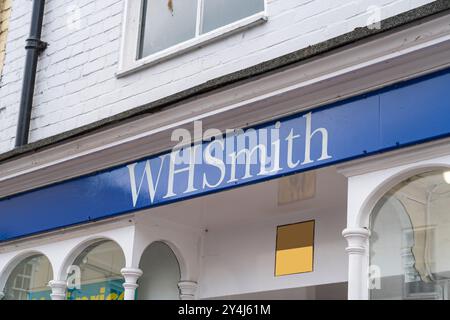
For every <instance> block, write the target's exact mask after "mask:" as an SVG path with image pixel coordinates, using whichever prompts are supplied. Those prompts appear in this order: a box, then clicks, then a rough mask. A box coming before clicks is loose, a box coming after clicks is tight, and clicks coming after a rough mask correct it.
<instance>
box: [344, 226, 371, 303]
mask: <svg viewBox="0 0 450 320" xmlns="http://www.w3.org/2000/svg"><path fill="white" fill-rule="evenodd" d="M342 235H343V236H344V238H345V239H346V240H347V243H348V247H347V249H346V251H347V254H348V299H349V300H368V299H369V287H368V284H369V283H368V275H369V252H368V249H369V237H370V231H369V230H367V229H364V228H350V229H345V230H344V231H343V232H342Z"/></svg>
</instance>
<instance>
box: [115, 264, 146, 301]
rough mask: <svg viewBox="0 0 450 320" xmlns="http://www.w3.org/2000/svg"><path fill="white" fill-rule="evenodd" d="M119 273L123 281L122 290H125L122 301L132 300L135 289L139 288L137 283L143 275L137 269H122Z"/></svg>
mask: <svg viewBox="0 0 450 320" xmlns="http://www.w3.org/2000/svg"><path fill="white" fill-rule="evenodd" d="M120 272H121V273H122V275H123V278H124V280H125V282H124V284H123V288H124V289H125V294H124V299H125V300H134V299H135V296H136V289H137V288H138V287H139V285H138V284H137V282H138V280H139V278H140V277H141V276H142V275H143V274H144V273H143V272H142V270H141V269H138V268H123V269H122V270H120Z"/></svg>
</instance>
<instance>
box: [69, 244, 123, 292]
mask: <svg viewBox="0 0 450 320" xmlns="http://www.w3.org/2000/svg"><path fill="white" fill-rule="evenodd" d="M124 267H125V256H124V255H123V252H122V249H121V248H120V247H119V246H118V245H117V244H116V243H115V242H113V241H100V242H96V243H94V244H92V245H91V246H89V247H87V248H86V249H85V250H83V252H82V253H81V254H80V255H79V256H78V257H77V258H76V259H75V261H74V263H73V266H72V267H71V270H72V272H71V273H69V281H68V282H69V283H68V285H69V287H68V290H67V299H68V300H123V298H124V289H123V283H124V280H123V277H122V274H121V272H120V271H121V270H122V268H124ZM78 276H80V279H77V277H78Z"/></svg>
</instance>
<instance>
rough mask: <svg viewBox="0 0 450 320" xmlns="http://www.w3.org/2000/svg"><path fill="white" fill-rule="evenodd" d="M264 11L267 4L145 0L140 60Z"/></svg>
mask: <svg viewBox="0 0 450 320" xmlns="http://www.w3.org/2000/svg"><path fill="white" fill-rule="evenodd" d="M263 11H264V0H144V2H143V9H142V12H143V16H142V25H141V44H140V50H139V51H140V52H139V58H143V57H145V56H148V55H151V54H153V53H157V52H159V51H162V50H164V49H167V48H170V47H173V46H175V45H177V44H180V43H182V42H185V41H188V40H191V39H194V38H196V37H199V36H201V35H203V34H206V33H208V32H210V31H213V30H216V29H218V28H220V27H224V26H226V25H229V24H231V23H233V22H236V21H239V20H242V19H244V18H247V17H250V16H252V15H254V14H257V13H261V12H263Z"/></svg>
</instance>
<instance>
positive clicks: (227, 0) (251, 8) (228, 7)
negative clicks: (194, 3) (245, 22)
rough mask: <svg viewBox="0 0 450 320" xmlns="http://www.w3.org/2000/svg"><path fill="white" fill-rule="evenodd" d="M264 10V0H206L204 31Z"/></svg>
mask: <svg viewBox="0 0 450 320" xmlns="http://www.w3.org/2000/svg"><path fill="white" fill-rule="evenodd" d="M262 11H264V0H204V7H203V22H202V24H203V27H202V33H206V32H209V31H211V30H214V29H217V28H219V27H222V26H225V25H227V24H229V23H232V22H235V21H238V20H240V19H243V18H246V17H249V16H251V15H253V14H255V13H258V12H262Z"/></svg>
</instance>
